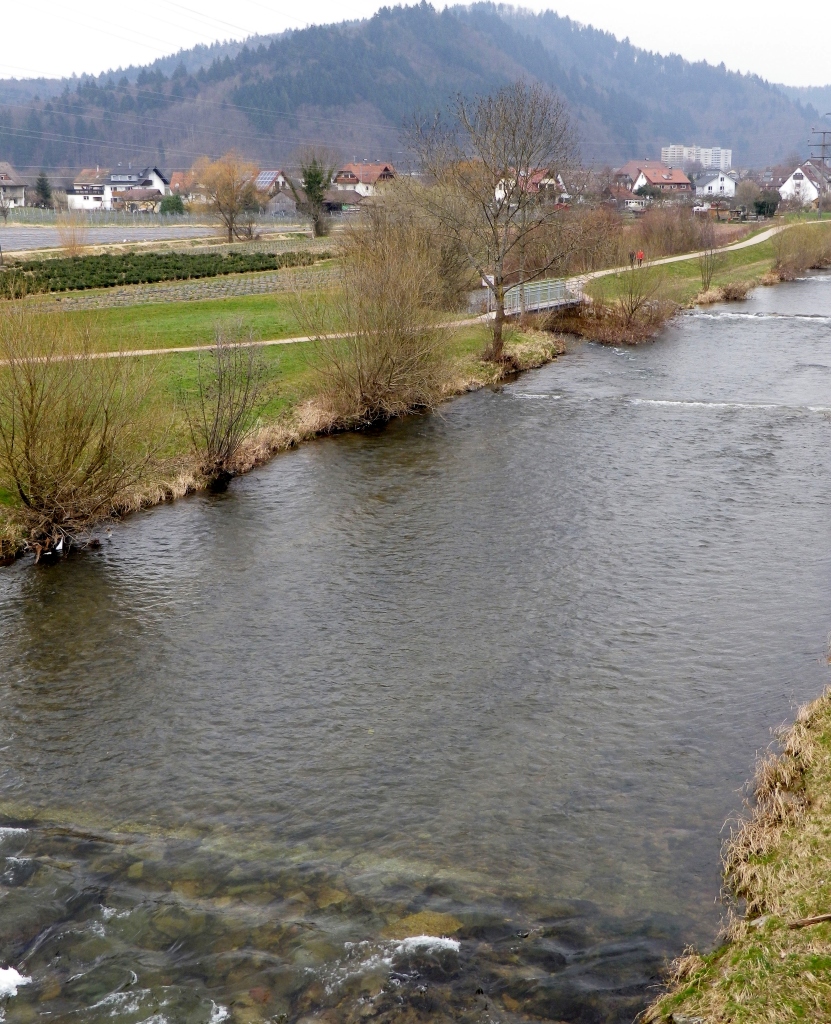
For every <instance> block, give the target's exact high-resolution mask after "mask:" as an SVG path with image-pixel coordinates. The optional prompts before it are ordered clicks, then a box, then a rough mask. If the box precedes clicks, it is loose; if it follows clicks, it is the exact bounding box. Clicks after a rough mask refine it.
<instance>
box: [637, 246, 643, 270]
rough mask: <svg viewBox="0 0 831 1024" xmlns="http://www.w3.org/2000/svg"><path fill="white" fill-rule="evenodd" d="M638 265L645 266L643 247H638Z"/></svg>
mask: <svg viewBox="0 0 831 1024" xmlns="http://www.w3.org/2000/svg"><path fill="white" fill-rule="evenodd" d="M638 266H639V267H642V266H643V249H638Z"/></svg>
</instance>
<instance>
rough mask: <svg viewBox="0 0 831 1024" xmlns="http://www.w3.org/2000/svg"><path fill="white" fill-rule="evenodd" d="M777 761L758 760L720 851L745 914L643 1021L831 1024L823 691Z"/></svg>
mask: <svg viewBox="0 0 831 1024" xmlns="http://www.w3.org/2000/svg"><path fill="white" fill-rule="evenodd" d="M781 747H782V749H781V753H780V754H779V755H778V756H769V757H767V758H766V759H764V760H763V761H762V762H760V764H759V767H758V770H757V773H756V779H755V792H756V802H755V806H754V808H753V813H752V816H751V817H750V818H749V819H748V820H747V821H746V822H745V823H744V824H743V825H742V827H741V828H740V829H739V831H738V832H736V833H734V835H733V836H732V837H731V839H730V841H729V842H728V843H727V845H726V847H725V851H724V871H725V882H726V885H727V888H728V890H729V892H730V893H731V894H732V896H733V898H734V899H735V900H737V901H744V903H745V906H746V910H747V913H746V916H745V917H743V918H735V917H734V918H733V919H732V921H731V923H730V925H729V928H728V932H727V940H728V941H726V942H725V944H724V945H722V946H721V947H720V948H719V949H717V950H716V951H715V952H714V953H712V954H710V955H709V956H704V957H702V956H698V955H697V954H694V953H690V954H688V955H686V956H684V957H682V958H681V959H680V960H679V961H677V962H676V965H675V970H674V975H673V978H672V987H671V991H670V992H669V994H667V995H665V996H663V997H662V998H660V999H659V1000H658V1001H657V1002H656V1003H654V1004H653V1005H652V1006H651V1007H650V1008H649V1010H648V1011H647V1013H646V1015H645V1017H644V1019H645V1020H646V1021H650V1022H655V1021H676V1022H679V1021H690V1022H691V1021H693V1020H701V1021H703V1022H706V1024H722V1022H723V1024H727V1022H730V1024H763V1022H764V1024H797V1022H805V1021H811V1022H820V1021H828V1020H831V922H828V921H826V922H819V923H816V924H812V925H807V926H804V927H797V928H792V927H789V926H790V925H792V924H794V923H795V922H801V921H804V920H805V919H806V918H812V917H817V916H820V915H823V914H828V913H829V912H831V691H829V692H826V694H824V695H823V696H822V697H820V698H819V699H818V700H816V701H814V702H813V703H812V704H809V705H807V706H806V707H804V708H803V709H802V710H801V711H800V713H799V715H798V717H797V720H796V723H795V724H794V726H793V727H792V728H791V729H790V730H789V731H788V732H787V733H786V734H785V735H784V736H783V737H782V740H781Z"/></svg>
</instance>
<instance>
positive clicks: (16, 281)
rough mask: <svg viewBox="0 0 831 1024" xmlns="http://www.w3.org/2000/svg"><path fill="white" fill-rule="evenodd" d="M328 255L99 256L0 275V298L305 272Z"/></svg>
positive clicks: (19, 266) (25, 266)
mask: <svg viewBox="0 0 831 1024" xmlns="http://www.w3.org/2000/svg"><path fill="white" fill-rule="evenodd" d="M329 255H330V254H329V253H327V252H321V253H310V252H282V253H276V252H275V253H271V252H256V253H245V252H240V253H235V252H230V253H228V254H227V255H223V254H222V253H196V252H186V253H181V252H142V253H135V252H131V253H123V254H119V255H113V254H110V253H104V254H103V255H101V256H70V257H66V258H64V259H54V260H27V261H25V262H21V263H16V264H14V265H13V266H11V267H9V268H7V269H6V271H5V272H0V295H2V296H3V297H4V298H16V297H19V296H22V295H29V294H33V293H37V292H66V291H78V290H82V289H85V288H113V287H115V286H116V285H122V284H151V283H155V282H157V281H188V280H192V279H195V278H200V277H217V276H218V275H220V274H244V273H248V272H251V271H257V270H279V269H280V268H281V267H308V266H311V265H312V264H313V263H316V262H317V261H318V260H322V259H328V258H329Z"/></svg>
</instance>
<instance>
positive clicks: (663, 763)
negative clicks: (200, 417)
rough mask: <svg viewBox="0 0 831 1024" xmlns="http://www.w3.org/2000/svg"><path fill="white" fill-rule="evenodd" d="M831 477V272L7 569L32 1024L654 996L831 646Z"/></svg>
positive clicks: (623, 1002) (335, 446)
mask: <svg viewBox="0 0 831 1024" xmlns="http://www.w3.org/2000/svg"><path fill="white" fill-rule="evenodd" d="M829 498H831V277H829V276H828V275H817V276H814V277H813V278H811V279H809V280H804V281H797V282H794V283H793V284H789V285H783V286H781V287H778V288H775V289H765V290H763V289H760V290H758V291H757V292H755V293H754V295H753V296H752V298H751V300H750V301H749V302H747V303H744V304H742V305H731V306H721V307H715V308H712V309H710V310H706V311H699V312H693V313H690V314H688V315H685V316H684V317H682V318H681V319H680V320H679V321H678V323H677V324H676V325H675V326H674V327H672V328H671V329H669V330H667V331H666V332H665V333H664V334H663V335H662V337H661V338H660V339H659V340H657V341H656V342H655V343H653V344H649V345H645V346H643V347H641V348H638V349H635V350H616V349H610V348H602V347H600V346H597V345H592V344H582V345H579V346H577V347H575V349H574V350H573V352H572V353H571V354H569V355H568V356H566V357H564V358H563V359H561V360H560V361H558V362H556V363H554V364H552V365H550V366H547V367H545V368H543V369H541V370H539V371H535V372H533V373H529V374H526V375H525V376H523V377H521V378H520V379H519V380H517V381H515V382H513V383H511V384H508V385H506V386H505V387H504V388H502V389H499V390H485V391H481V392H478V393H476V394H471V395H468V396H465V397H463V398H460V399H458V400H456V401H453V402H451V403H449V404H448V405H446V406H445V407H443V408H442V409H441V410H440V411H439V412H438V413H436V414H434V415H430V416H421V417H413V418H410V419H407V420H404V421H401V422H398V423H394V424H392V425H390V426H389V427H388V428H387V429H385V430H382V431H378V432H375V433H368V434H362V435H358V434H353V435H345V436H342V437H339V438H335V439H329V440H324V441H321V442H319V443H313V444H308V445H305V446H303V447H302V448H300V449H299V450H297V451H294V452H291V453H289V454H286V455H283V456H280V457H279V458H277V459H275V460H274V461H273V462H272V463H271V464H270V465H268V466H266V467H265V468H263V469H261V470H259V471H257V472H254V473H252V474H250V475H249V476H247V477H245V478H243V479H240V480H238V481H236V482H235V483H234V485H233V487H232V489H231V491H230V493H228V494H227V495H225V496H222V497H208V496H204V495H199V496H195V497H192V498H189V499H187V500H184V501H180V502H177V503H175V504H173V505H170V506H166V507H163V508H158V509H154V510H152V511H150V512H148V513H146V514H140V515H135V516H132V517H131V518H129V519H128V520H127V521H125V522H124V523H122V524H120V525H119V526H117V527H115V528H114V530H113V535H112V539H111V540H109V541H107V542H105V544H104V546H103V547H102V549H101V550H100V551H97V552H89V553H82V554H79V555H77V556H74V557H73V558H71V559H70V560H69V561H68V562H65V563H63V564H61V565H58V566H55V567H46V566H38V567H32V566H31V565H29V564H26V563H23V562H21V563H18V564H16V565H14V566H12V567H10V568H7V569H4V570H0V665H2V670H0V825H2V826H4V830H0V872H2V874H0V968H6V967H14V968H15V969H16V970H17V971H19V973H20V975H22V976H23V977H24V978H30V979H31V982H30V983H29V984H27V985H25V986H20V987H18V988H17V994H16V995H15V996H11V995H7V996H6V997H5V998H0V1008H2V1012H4V1013H5V1019H6V1022H7V1024H18V1022H29V1021H40V1020H47V1019H48V1020H51V1021H55V1020H61V1021H83V1022H92V1024H98V1022H103V1021H113V1020H115V1021H119V1022H125V1024H137V1022H147V1024H150V1022H152V1024H164V1022H169V1024H179V1022H185V1024H191V1022H192V1024H208V1022H209V1021H211V1022H214V1024H217V1022H218V1021H221V1020H225V1019H227V1020H229V1021H238V1022H250V1021H260V1020H273V1021H292V1022H293V1021H298V1020H301V1019H304V1020H307V1021H311V1020H320V1021H326V1022H327V1024H338V1022H351V1021H359V1020H381V1021H407V1022H417V1021H428V1020H429V1021H441V1020H450V1019H456V1020H463V1021H471V1022H473V1021H486V1020H489V1021H505V1022H509V1021H521V1020H525V1019H530V1018H531V1017H533V1018H534V1019H538V1018H543V1019H548V1020H553V1021H570V1022H581V1024H592V1022H604V1024H605V1022H628V1021H631V1020H632V1018H633V1017H634V1015H635V1014H636V1012H637V1011H638V1010H639V1009H640V1008H641V1007H642V1006H643V1005H644V1004H645V1002H646V1001H647V1000H648V998H649V996H650V993H651V991H652V989H651V988H650V986H653V985H654V984H655V983H656V979H657V978H658V977H659V975H660V969H661V965H662V963H663V961H664V958H665V957H667V956H672V955H674V954H677V953H678V952H680V951H681V949H682V948H683V947H684V945H685V944H686V943H688V942H696V943H700V944H703V945H707V944H709V943H711V942H712V940H713V938H714V936H715V933H716V929H717V925H718V921H719V918H720V914H721V910H720V908H719V906H717V905H716V903H715V900H716V897H717V895H718V890H719V871H718V853H719V845H720V841H721V835H720V830H721V827H722V824H723V822H724V820H725V818H726V817H727V816H728V815H730V814H731V813H735V812H736V810H737V809H738V808H739V807H740V804H741V796H740V789H741V786H742V784H743V782H744V780H745V779H746V778H747V776H748V775H749V773H750V771H751V769H752V764H753V760H754V756H755V754H756V752H757V751H760V750H762V749H764V748H765V747H766V745H767V744H768V743H769V742H770V729H771V727H774V726H776V725H778V724H780V723H782V722H783V721H785V720H787V719H788V718H789V717H790V716H791V715H792V712H793V709H794V707H795V705H796V704H797V703H799V702H801V701H803V700H805V699H808V698H810V697H813V696H815V695H816V694H817V693H819V692H820V691H821V689H822V687H823V685H824V684H825V682H826V681H827V679H828V668H827V665H826V663H825V660H824V658H825V649H826V640H827V635H828V632H829V628H831V517H829V514H828V513H829ZM408 936H409V938H408ZM5 977H6V978H7V979H8V978H11V977H12V976H11V975H8V974H7V975H5ZM13 987H14V986H13V985H10V984H8V983H6V991H7V993H8V992H10V991H11V989H12V988H13ZM0 1016H2V1013H0Z"/></svg>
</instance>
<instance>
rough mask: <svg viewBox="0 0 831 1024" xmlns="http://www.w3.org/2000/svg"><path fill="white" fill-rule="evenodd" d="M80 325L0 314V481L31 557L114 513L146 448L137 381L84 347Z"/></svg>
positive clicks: (127, 363)
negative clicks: (10, 497) (10, 496)
mask: <svg viewBox="0 0 831 1024" xmlns="http://www.w3.org/2000/svg"><path fill="white" fill-rule="evenodd" d="M93 340H94V339H93V336H92V332H91V330H90V327H89V324H85V323H81V324H80V325H79V324H77V323H76V322H75V321H72V322H70V321H69V319H68V318H67V317H62V318H56V317H50V316H46V315H45V314H42V313H32V312H30V311H29V310H28V309H26V307H25V306H24V305H23V304H21V303H13V304H11V305H10V306H9V307H7V308H6V309H5V310H3V311H2V312H1V313H0V481H2V483H3V484H4V485H5V486H6V487H7V488H8V490H9V491H10V492H11V493H12V494H13V495H14V497H15V498H16V499H17V501H16V503H15V504H14V505H13V506H12V507H11V508H10V509H9V510H8V515H9V517H10V518H11V519H12V520H13V521H14V522H15V523H16V524H17V526H18V527H19V530H20V533H21V534H22V535H23V537H24V538H25V539H26V541H27V543H28V545H29V547H30V548H31V549H33V550H34V551H35V552H36V555H37V557H40V555H41V553H43V552H45V551H50V552H55V551H64V550H67V549H68V548H69V546H70V545H72V544H73V543H76V542H78V541H79V540H80V539H82V538H83V537H84V536H85V535H86V534H88V532H89V531H90V530H91V529H92V527H94V526H95V524H96V523H97V522H99V521H100V520H102V519H105V518H107V517H108V516H110V515H112V514H114V513H115V512H117V511H118V509H119V507H120V504H121V503H122V502H123V501H124V500H125V498H126V495H127V493H128V491H129V489H130V488H132V487H133V486H134V485H135V484H136V483H138V482H139V480H140V479H141V477H142V475H143V473H144V472H145V469H146V467H147V465H148V462H149V461H150V459H151V457H152V455H153V448H152V444H151V442H150V441H149V440H148V437H149V436H150V434H151V432H150V431H148V429H147V424H146V421H145V416H144V414H143V407H144V400H145V397H146V380H147V378H144V379H142V377H141V376H140V375H139V371H138V368H137V364H136V363H135V362H134V361H132V360H129V359H125V358H114V359H100V358H95V357H94V354H93V344H92V343H93Z"/></svg>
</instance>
